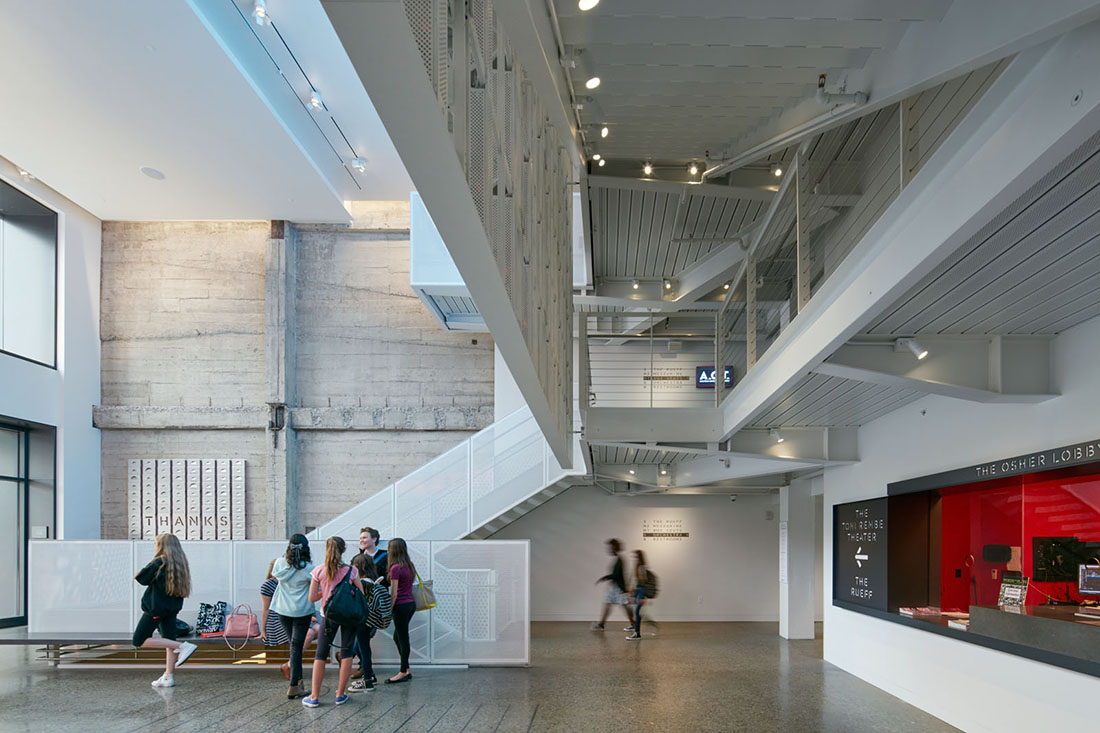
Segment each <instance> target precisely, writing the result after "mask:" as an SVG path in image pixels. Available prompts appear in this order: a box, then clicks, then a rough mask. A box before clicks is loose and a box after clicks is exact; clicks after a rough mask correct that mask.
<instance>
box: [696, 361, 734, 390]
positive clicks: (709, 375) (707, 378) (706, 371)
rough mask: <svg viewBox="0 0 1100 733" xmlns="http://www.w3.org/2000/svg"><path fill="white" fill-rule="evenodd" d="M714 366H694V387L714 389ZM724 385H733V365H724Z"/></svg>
mask: <svg viewBox="0 0 1100 733" xmlns="http://www.w3.org/2000/svg"><path fill="white" fill-rule="evenodd" d="M714 372H715V369H714V367H709V366H701V367H695V388H696V389H714ZM724 377H725V378H724V379H723V380H722V381H723V382H724V384H723V386H724V387H732V386H733V367H726V372H725V375H724Z"/></svg>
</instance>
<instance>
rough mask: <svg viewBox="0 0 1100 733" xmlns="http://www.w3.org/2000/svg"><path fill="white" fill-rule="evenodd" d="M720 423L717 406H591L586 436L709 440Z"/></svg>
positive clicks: (595, 438) (628, 438)
mask: <svg viewBox="0 0 1100 733" xmlns="http://www.w3.org/2000/svg"><path fill="white" fill-rule="evenodd" d="M721 427H722V416H721V411H720V410H719V409H718V408H716V407H661V408H656V409H654V408H649V407H590V408H588V410H587V411H586V413H585V420H584V436H585V439H586V440H588V441H589V442H593V441H598V440H615V441H637V440H640V441H647V440H662V439H664V440H668V439H670V438H674V439H677V440H684V441H707V440H713V439H714V435H715V434H716V433H717V432H719V431H720V430H721Z"/></svg>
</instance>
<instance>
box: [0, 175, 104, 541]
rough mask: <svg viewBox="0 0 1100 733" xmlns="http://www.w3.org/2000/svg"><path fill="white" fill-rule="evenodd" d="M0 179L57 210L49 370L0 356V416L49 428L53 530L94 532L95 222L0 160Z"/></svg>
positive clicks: (70, 535)
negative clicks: (53, 450) (53, 459)
mask: <svg viewBox="0 0 1100 733" xmlns="http://www.w3.org/2000/svg"><path fill="white" fill-rule="evenodd" d="M0 178H2V179H3V180H4V181H5V182H6V183H8V184H10V185H12V186H14V187H16V188H18V189H20V190H21V191H23V192H24V193H26V194H27V195H29V196H31V197H32V198H34V199H36V200H38V201H39V202H41V203H42V204H44V205H45V206H48V207H49V208H51V209H53V210H54V211H56V212H58V242H57V246H58V253H57V283H58V288H57V368H56V369H51V368H49V367H45V366H41V365H38V364H33V363H31V362H28V361H25V360H23V359H19V358H16V357H13V356H8V355H6V354H0V416H3V417H9V418H14V419H17V420H29V421H31V422H36V423H40V424H43V425H50V426H54V427H56V428H57V467H56V468H57V476H56V479H57V519H58V526H57V536H58V537H60V538H62V539H95V538H98V537H99V535H100V523H99V517H100V486H99V467H100V436H99V431H97V430H95V429H94V428H93V427H92V419H91V418H92V406H93V405H95V404H97V403H98V402H99V400H100V391H99V390H100V373H99V363H100V359H99V297H98V296H99V282H100V269H99V258H100V222H99V220H98V219H96V218H95V217H94V216H92V215H91V214H89V213H88V212H87V211H84V210H83V209H81V208H80V207H79V206H77V205H76V204H74V203H73V202H71V201H69V200H68V199H66V198H65V197H64V196H61V195H60V194H58V193H57V192H56V191H53V190H52V189H50V188H49V187H48V186H46V185H44V184H43V183H42V182H40V181H35V180H31V181H24V180H22V178H21V177H20V176H19V175H18V172H17V169H16V168H15V166H14V165H12V164H11V163H9V162H8V161H7V160H4V159H3V158H0Z"/></svg>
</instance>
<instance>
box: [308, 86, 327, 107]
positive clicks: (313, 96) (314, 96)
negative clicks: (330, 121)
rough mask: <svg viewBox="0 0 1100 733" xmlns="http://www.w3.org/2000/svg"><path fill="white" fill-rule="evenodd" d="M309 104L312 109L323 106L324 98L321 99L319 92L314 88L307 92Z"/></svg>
mask: <svg viewBox="0 0 1100 733" xmlns="http://www.w3.org/2000/svg"><path fill="white" fill-rule="evenodd" d="M309 106H310V107H313V109H324V108H325V100H323V99H321V93H320V92H319V91H317V90H316V89H314V90H313V91H312V92H310V93H309Z"/></svg>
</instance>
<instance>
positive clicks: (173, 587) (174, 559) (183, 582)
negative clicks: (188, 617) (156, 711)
mask: <svg viewBox="0 0 1100 733" xmlns="http://www.w3.org/2000/svg"><path fill="white" fill-rule="evenodd" d="M134 580H136V581H137V582H139V583H141V584H142V585H144V586H147V587H146V589H145V594H144V595H143V596H142V597H141V620H140V621H138V623H137V628H136V629H134V638H133V639H132V642H133V645H134V646H136V647H141V648H143V649H153V648H156V649H164V659H165V661H164V674H162V675H161V676H160V677H158V678H157V679H156V680H154V681H153V683H152V684H153V687H175V686H176V678H175V672H176V667H178V666H180V665H181V664H183V663H184V662H186V661H187V658H188V657H190V656H191V654H192V652H194V651H195V649H196V648H197V647H196V646H195V645H194V644H192V643H190V642H187V641H185V642H182V643H181V642H178V641H176V615H177V614H178V613H179V612H180V609H181V608H183V599H184V598H186V597H187V596H189V595H191V568H190V566H188V564H187V555H185V554H183V547H181V546H180V541H179V538H178V537H176V536H175V535H174V534H169V533H164V534H159V535H157V540H156V545H155V549H154V551H153V559H152V560H151V561H150V562H149V564H148V565H146V566H145V567H143V568H142V569H141V571H140V572H139V573H138V574H137V575H136V576H134ZM158 628H159V629H160V638H154V637H153V631H154V629H158Z"/></svg>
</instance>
